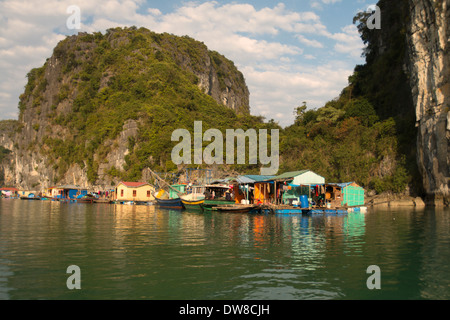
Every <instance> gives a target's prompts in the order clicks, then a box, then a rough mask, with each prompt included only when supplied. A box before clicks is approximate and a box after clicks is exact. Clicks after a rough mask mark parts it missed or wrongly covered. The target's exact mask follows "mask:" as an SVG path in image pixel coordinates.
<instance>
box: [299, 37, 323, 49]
mask: <svg viewBox="0 0 450 320" xmlns="http://www.w3.org/2000/svg"><path fill="white" fill-rule="evenodd" d="M297 39H298V41H300V42H301V43H303V44H304V45H307V46H308V47H314V48H323V44H322V43H320V42H319V41H317V40H310V39H307V38H305V37H304V36H302V35H301V34H299V35H297Z"/></svg>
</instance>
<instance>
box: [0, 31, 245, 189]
mask: <svg viewBox="0 0 450 320" xmlns="http://www.w3.org/2000/svg"><path fill="white" fill-rule="evenodd" d="M195 87H197V88H198V89H199V90H198V89H197V90H196V89H195ZM197 91H198V92H197ZM211 98H212V99H214V102H213V101H211ZM208 99H209V100H208ZM224 107H226V108H228V109H232V110H234V111H235V112H237V113H249V92H248V89H247V86H246V85H245V80H244V77H243V75H242V73H240V72H239V71H238V70H237V68H236V67H235V66H234V64H233V63H232V62H231V61H229V60H227V59H226V58H225V57H223V56H221V55H220V54H218V53H217V52H211V51H209V50H208V49H207V48H206V46H205V45H204V44H203V43H201V42H198V41H195V40H194V39H191V38H188V37H176V36H173V35H168V34H156V33H153V32H151V31H149V30H146V29H143V28H141V29H139V30H137V29H136V28H125V29H121V28H117V29H110V30H108V32H107V33H106V34H105V35H102V34H99V33H97V34H79V35H77V36H71V37H68V38H66V39H65V40H63V41H62V42H60V43H59V44H58V45H57V47H56V48H55V49H54V53H53V55H52V56H51V57H50V58H49V59H47V62H46V63H45V65H44V66H43V67H41V68H36V69H33V70H31V71H30V73H29V74H28V84H27V85H26V87H25V91H24V93H23V94H22V95H21V97H20V103H19V109H20V115H19V120H18V121H4V122H2V125H1V126H0V145H1V146H3V147H5V148H7V149H8V150H11V151H12V153H10V154H9V155H8V156H6V157H4V159H3V161H2V164H1V172H0V175H1V176H2V177H3V184H4V185H10V186H16V187H18V188H22V189H28V190H40V189H42V188H45V187H49V186H51V185H55V184H77V185H81V186H85V187H88V186H91V187H92V186H98V187H102V188H106V187H110V186H111V185H114V184H115V183H117V181H118V179H120V175H119V172H120V171H121V170H124V168H128V170H129V171H130V170H139V171H140V172H141V173H142V172H145V170H143V169H141V168H138V167H136V169H135V168H132V166H133V165H135V163H136V162H137V161H134V160H135V159H136V158H138V157H140V159H141V161H142V159H144V161H142V162H145V164H143V165H142V166H144V165H148V163H153V162H154V161H156V160H154V159H153V158H156V157H157V156H159V155H160V154H161V151H160V150H161V149H163V150H164V145H163V146H160V145H159V144H158V143H160V144H161V143H162V142H161V141H162V140H164V143H167V139H168V140H169V141H170V133H171V132H165V130H167V131H170V129H169V128H171V125H172V126H176V125H178V126H181V127H185V126H187V125H188V124H187V123H190V122H192V121H191V118H192V119H195V118H196V117H201V116H202V114H204V113H207V112H204V111H203V109H207V108H209V109H207V110H209V114H208V115H206V116H207V117H212V116H213V115H215V114H216V113H217V114H218V115H220V114H222V115H223V114H224V110H222V108H224ZM230 112H231V111H230ZM184 118H187V120H185V122H183V120H184ZM174 123H177V124H174ZM158 134H161V136H158ZM167 137H168V138H167ZM158 148H159V149H158ZM169 151H170V150H169ZM131 154H133V155H131ZM131 156H133V157H134V158H132V157H131ZM163 160H164V159H163ZM152 161H153V162H152ZM161 161H162V160H161ZM130 168H131V169H130ZM139 174H140V173H136V175H137V176H139Z"/></svg>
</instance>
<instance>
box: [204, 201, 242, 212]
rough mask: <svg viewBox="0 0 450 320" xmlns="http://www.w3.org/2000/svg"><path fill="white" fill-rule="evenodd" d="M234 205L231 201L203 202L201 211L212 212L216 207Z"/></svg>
mask: <svg viewBox="0 0 450 320" xmlns="http://www.w3.org/2000/svg"><path fill="white" fill-rule="evenodd" d="M231 204H235V202H234V201H233V200H205V201H204V202H203V203H202V205H201V206H202V207H203V210H213V208H215V207H218V206H227V205H231Z"/></svg>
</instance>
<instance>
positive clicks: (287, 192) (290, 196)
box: [266, 170, 325, 204]
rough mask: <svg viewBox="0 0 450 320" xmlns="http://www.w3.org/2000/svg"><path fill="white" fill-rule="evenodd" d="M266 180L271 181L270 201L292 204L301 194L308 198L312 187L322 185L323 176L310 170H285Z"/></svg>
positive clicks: (323, 181) (298, 199) (323, 182)
mask: <svg viewBox="0 0 450 320" xmlns="http://www.w3.org/2000/svg"><path fill="white" fill-rule="evenodd" d="M266 182H267V183H270V182H273V187H272V189H273V196H272V199H273V200H272V203H276V204H293V203H296V202H298V201H300V198H301V196H305V195H306V196H308V198H310V197H311V190H312V188H316V187H317V186H320V185H324V184H325V178H324V177H322V176H320V175H318V174H317V173H315V172H313V171H311V170H301V171H291V172H285V173H283V174H281V175H278V176H275V177H273V178H272V179H270V181H266ZM268 188H271V186H270V185H269V186H268Z"/></svg>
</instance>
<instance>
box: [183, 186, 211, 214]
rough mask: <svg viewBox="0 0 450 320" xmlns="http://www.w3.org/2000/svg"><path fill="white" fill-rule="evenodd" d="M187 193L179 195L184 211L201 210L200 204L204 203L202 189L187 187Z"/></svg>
mask: <svg viewBox="0 0 450 320" xmlns="http://www.w3.org/2000/svg"><path fill="white" fill-rule="evenodd" d="M187 191H188V193H185V194H182V195H180V199H181V202H182V203H183V205H184V207H185V208H186V209H200V210H203V207H202V204H203V203H204V202H205V195H204V187H197V186H194V187H189V188H188V190H187Z"/></svg>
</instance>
